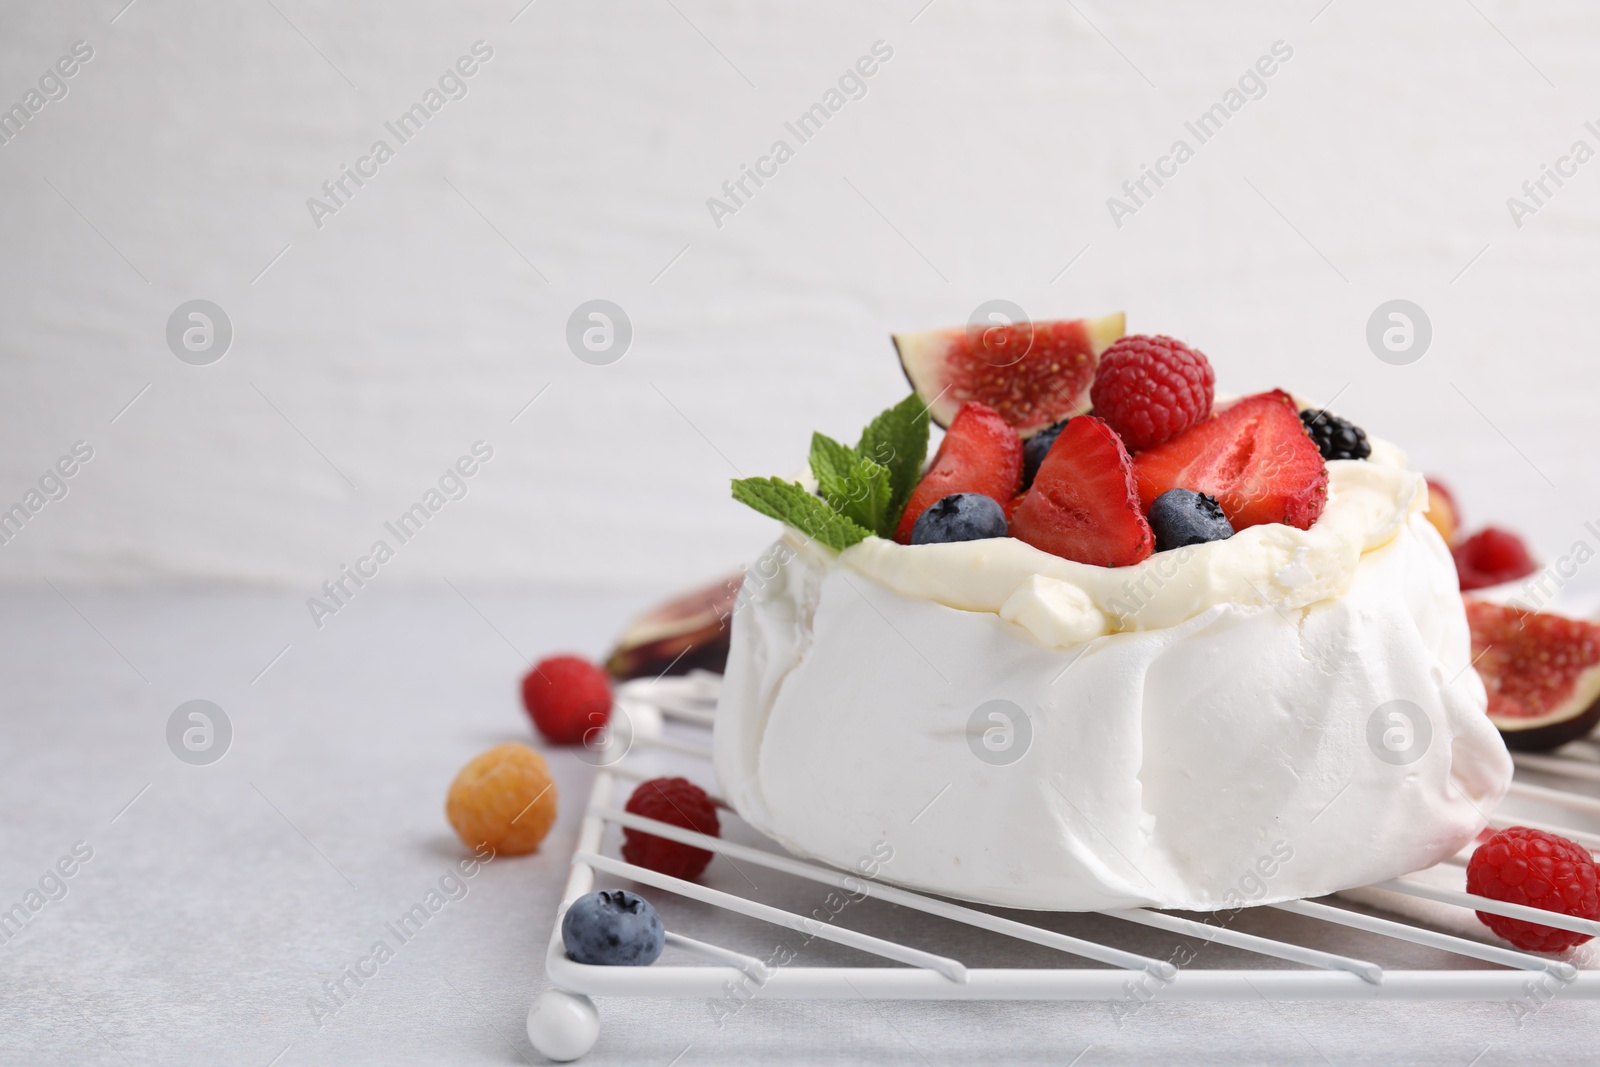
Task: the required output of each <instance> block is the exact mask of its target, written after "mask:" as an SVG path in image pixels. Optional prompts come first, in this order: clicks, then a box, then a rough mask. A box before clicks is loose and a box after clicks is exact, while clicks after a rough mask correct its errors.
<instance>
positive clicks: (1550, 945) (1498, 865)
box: [1467, 826, 1600, 952]
mask: <svg viewBox="0 0 1600 1067" xmlns="http://www.w3.org/2000/svg"><path fill="white" fill-rule="evenodd" d="M1467 892H1468V893H1471V894H1473V895H1474V896H1479V897H1488V898H1489V899H1490V900H1499V901H1503V902H1505V903H1507V904H1521V905H1524V906H1525V907H1529V908H1543V909H1544V910H1546V911H1558V912H1561V913H1562V914H1563V915H1573V916H1576V917H1578V918H1580V919H1600V889H1597V887H1596V873H1595V866H1594V857H1592V856H1590V855H1589V850H1588V849H1586V848H1584V847H1583V846H1582V845H1580V844H1578V843H1577V842H1574V841H1568V840H1567V839H1566V838H1564V837H1557V836H1556V835H1555V834H1547V833H1545V832H1544V831H1543V830H1530V829H1528V828H1527V827H1526V826H1513V827H1510V828H1508V829H1505V830H1501V831H1500V832H1499V833H1497V834H1495V835H1494V836H1493V837H1491V838H1489V840H1487V841H1485V842H1484V843H1483V844H1481V845H1479V846H1478V848H1477V850H1476V851H1474V852H1473V853H1472V859H1470V860H1469V861H1467ZM1478 918H1479V919H1481V920H1482V921H1483V925H1485V926H1487V927H1488V928H1489V929H1491V930H1493V931H1494V932H1495V933H1496V934H1497V935H1499V936H1500V937H1503V938H1505V939H1506V940H1507V941H1509V942H1511V943H1512V944H1513V945H1515V946H1517V947H1518V948H1520V949H1523V950H1525V951H1528V952H1561V951H1563V950H1565V949H1569V948H1571V947H1572V946H1574V945H1581V944H1583V943H1584V942H1585V941H1588V940H1589V939H1590V935H1588V934H1579V933H1574V932H1573V931H1571V930H1558V929H1556V928H1555V927H1553V926H1543V925H1541V924H1539V923H1531V922H1526V921H1524V920H1522V919H1511V918H1507V917H1506V916H1504V915H1491V914H1489V913H1488V912H1486V911H1480V912H1478Z"/></svg>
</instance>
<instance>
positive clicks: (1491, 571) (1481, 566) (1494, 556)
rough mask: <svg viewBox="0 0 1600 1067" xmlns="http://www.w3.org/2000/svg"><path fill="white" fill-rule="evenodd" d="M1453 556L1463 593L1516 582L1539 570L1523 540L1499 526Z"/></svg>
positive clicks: (1465, 543)
mask: <svg viewBox="0 0 1600 1067" xmlns="http://www.w3.org/2000/svg"><path fill="white" fill-rule="evenodd" d="M1451 552H1452V554H1453V555H1454V556H1455V558H1456V574H1457V575H1458V576H1459V577H1460V579H1461V591H1462V592H1466V591H1467V590H1469V589H1484V588H1487V587H1488V586H1491V585H1499V584H1501V583H1502V582H1514V581H1516V580H1517V579H1518V578H1526V577H1527V576H1528V575H1530V574H1532V573H1533V572H1534V571H1536V570H1538V569H1539V565H1538V564H1537V563H1535V562H1534V561H1533V556H1531V555H1529V554H1528V546H1527V545H1525V544H1523V543H1522V538H1520V537H1518V536H1517V535H1516V534H1514V533H1512V532H1511V531H1510V530H1502V529H1500V528H1499V527H1496V526H1486V527H1484V528H1483V529H1482V530H1479V531H1478V532H1477V533H1475V534H1473V535H1472V536H1471V537H1469V538H1467V539H1466V540H1465V541H1462V542H1461V543H1460V544H1458V545H1456V546H1455V548H1453V549H1452V550H1451Z"/></svg>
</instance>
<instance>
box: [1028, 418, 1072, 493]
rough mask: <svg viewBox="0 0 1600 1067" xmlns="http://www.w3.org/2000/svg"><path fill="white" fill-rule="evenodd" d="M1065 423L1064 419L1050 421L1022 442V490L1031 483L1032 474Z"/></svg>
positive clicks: (1047, 453)
mask: <svg viewBox="0 0 1600 1067" xmlns="http://www.w3.org/2000/svg"><path fill="white" fill-rule="evenodd" d="M1066 424H1067V420H1066V419H1062V420H1061V421H1060V422H1057V423H1052V424H1051V425H1049V426H1046V427H1045V428H1044V429H1042V430H1040V431H1039V432H1038V433H1036V434H1034V435H1033V436H1032V437H1030V438H1028V439H1027V440H1026V441H1024V442H1023V443H1022V488H1023V491H1024V492H1026V491H1027V488H1028V487H1029V486H1030V485H1032V484H1033V476H1034V475H1036V474H1038V473H1039V464H1041V463H1043V462H1044V457H1045V456H1047V455H1049V453H1050V446H1051V445H1053V444H1055V443H1056V438H1057V437H1059V436H1061V428H1062V427H1063V426H1065V425H1066Z"/></svg>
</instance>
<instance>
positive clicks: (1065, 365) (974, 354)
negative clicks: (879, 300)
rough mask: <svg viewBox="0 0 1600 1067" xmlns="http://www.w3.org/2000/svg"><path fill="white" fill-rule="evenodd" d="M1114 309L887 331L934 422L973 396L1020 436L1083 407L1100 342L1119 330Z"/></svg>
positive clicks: (945, 419) (944, 420) (947, 420)
mask: <svg viewBox="0 0 1600 1067" xmlns="http://www.w3.org/2000/svg"><path fill="white" fill-rule="evenodd" d="M1123 324H1124V319H1123V315H1122V313H1121V312H1120V311H1119V312H1117V313H1116V314H1113V315H1106V316H1103V317H1101V318H1098V319H1073V320H1071V321H1066V320H1063V321H1056V322H1029V321H1027V320H1023V321H1021V322H1018V323H1015V324H1012V325H1009V326H1003V325H984V324H974V325H971V326H955V327H951V328H949V329H943V330H926V331H923V332H921V333H900V334H895V335H894V347H895V351H896V352H898V353H899V354H900V366H901V368H902V369H904V371H905V372H906V378H908V379H909V380H910V382H911V388H913V389H915V390H916V392H917V395H918V396H919V397H921V398H922V402H923V403H924V404H926V405H927V406H928V412H929V414H930V415H932V417H933V421H934V422H937V423H938V424H939V425H940V426H949V425H951V420H952V419H954V418H955V417H956V415H957V414H958V413H959V412H960V410H961V407H962V405H963V404H966V403H967V402H968V401H977V402H978V403H981V404H986V405H988V406H989V407H991V408H993V409H994V410H995V411H996V412H998V413H999V414H1000V417H1001V418H1003V419H1005V420H1006V422H1008V423H1010V424H1011V425H1012V426H1014V427H1016V429H1017V432H1018V433H1020V434H1022V435H1023V436H1024V437H1028V436H1031V435H1033V434H1035V433H1037V432H1038V431H1040V430H1042V429H1044V428H1045V427H1046V426H1049V425H1050V424H1051V423H1053V422H1055V421H1056V420H1058V419H1064V418H1066V417H1067V416H1068V415H1073V414H1076V413H1077V412H1080V411H1083V410H1084V409H1085V408H1087V407H1088V406H1089V383H1090V382H1092V381H1094V369H1095V364H1096V363H1097V362H1098V361H1099V359H1100V353H1102V352H1104V351H1105V350H1106V346H1107V345H1109V344H1111V342H1113V341H1115V340H1116V339H1117V338H1119V337H1121V336H1122V330H1123Z"/></svg>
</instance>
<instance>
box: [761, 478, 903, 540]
mask: <svg viewBox="0 0 1600 1067" xmlns="http://www.w3.org/2000/svg"><path fill="white" fill-rule="evenodd" d="M733 499H735V500H737V501H739V502H740V503H742V504H749V505H750V506H751V507H753V508H755V509H756V510H757V511H759V512H761V514H763V515H766V516H769V517H771V518H774V519H777V520H778V521H779V522H781V523H783V524H784V525H785V526H791V527H793V528H794V529H796V530H799V531H800V532H801V533H803V534H805V535H806V536H807V537H809V538H811V539H812V540H813V541H819V542H821V543H822V544H824V545H827V546H828V547H829V548H831V549H833V550H834V551H835V552H843V551H844V550H845V549H847V548H849V547H850V546H851V545H853V544H855V543H856V542H857V541H865V540H866V539H867V538H868V537H871V536H872V531H871V530H868V529H865V528H863V527H861V526H858V525H857V524H856V523H854V522H853V521H851V520H850V519H847V518H845V517H844V516H843V515H841V514H839V513H838V512H837V511H835V510H833V508H832V507H831V506H829V505H828V504H827V502H825V501H823V500H821V499H819V498H817V497H815V496H812V495H811V494H810V493H808V492H806V487H805V486H803V485H801V484H800V483H799V482H786V481H784V480H783V479H782V478H738V479H735V480H734V483H733Z"/></svg>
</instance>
